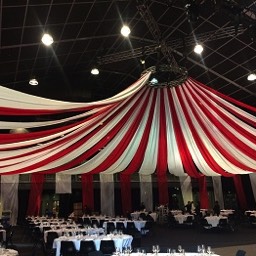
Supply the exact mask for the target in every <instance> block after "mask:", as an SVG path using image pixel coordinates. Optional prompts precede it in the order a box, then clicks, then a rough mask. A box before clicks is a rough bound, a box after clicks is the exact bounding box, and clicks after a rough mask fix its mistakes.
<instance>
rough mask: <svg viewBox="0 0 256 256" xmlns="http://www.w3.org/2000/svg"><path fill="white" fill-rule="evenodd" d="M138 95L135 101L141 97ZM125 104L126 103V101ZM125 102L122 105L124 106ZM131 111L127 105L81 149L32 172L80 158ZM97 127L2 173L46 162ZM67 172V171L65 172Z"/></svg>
mask: <svg viewBox="0 0 256 256" xmlns="http://www.w3.org/2000/svg"><path fill="white" fill-rule="evenodd" d="M142 93H143V90H142V91H141V92H140V94H142ZM140 94H138V95H137V96H136V97H135V99H134V101H135V100H136V99H137V98H138V97H139V95H140ZM124 102H125V101H124ZM124 102H123V103H122V104H121V105H123V104H124ZM129 109H130V105H127V106H126V107H125V109H124V110H122V112H121V113H120V114H119V115H118V116H116V117H115V118H114V120H112V122H110V124H108V125H107V126H106V127H104V128H103V129H102V130H101V131H100V132H98V133H97V134H95V135H94V136H93V137H92V138H90V139H89V140H88V141H87V142H85V143H84V144H83V145H81V146H80V147H78V148H77V149H75V150H73V151H72V152H70V153H69V154H66V155H65V156H63V157H62V158H59V159H57V160H55V161H53V162H50V163H48V164H46V165H44V166H43V167H39V168H37V169H33V170H32V171H29V172H28V173H30V172H36V171H43V170H47V168H48V169H50V168H54V167H57V166H59V165H62V164H64V163H66V162H69V161H70V159H74V158H76V157H77V156H79V155H80V154H81V153H83V152H85V151H86V150H88V149H89V148H91V147H92V146H93V145H95V143H97V142H98V141H99V140H101V139H102V138H103V137H105V135H106V134H107V133H108V132H109V131H110V130H111V129H112V128H113V127H114V126H115V125H116V124H117V123H118V122H119V120H120V118H121V117H122V116H123V115H125V114H126V113H127V112H128V111H129ZM115 112H116V111H114V112H111V115H114V114H115ZM107 117H108V115H107V116H106V117H105V118H104V119H103V120H102V121H101V123H103V122H104V120H105V119H106V118H107ZM101 123H97V124H96V126H100V125H101ZM95 128H96V127H91V128H90V129H89V130H88V131H87V132H86V133H83V134H81V135H80V136H78V137H76V138H75V139H73V140H72V141H69V142H68V143H66V144H65V145H61V146H60V147H58V148H57V149H55V150H52V151H51V152H50V153H48V154H45V155H42V156H41V157H40V158H39V157H37V158H35V159H34V158H33V159H32V160H28V161H26V162H23V163H20V164H19V166H17V167H16V166H15V165H12V166H9V167H4V168H0V172H2V173H4V172H8V171H13V170H17V169H19V168H23V167H26V166H29V165H31V164H34V163H37V162H38V161H40V160H44V159H46V158H49V157H50V156H52V155H54V154H55V153H58V152H61V151H62V150H65V148H66V147H67V146H70V145H71V144H73V143H75V142H76V141H79V140H80V139H81V138H82V137H84V136H85V135H86V134H88V133H90V132H91V131H93V130H94V129H95ZM69 171H70V170H68V171H67V172H69ZM80 171H81V169H79V172H80ZM64 172H65V171H64Z"/></svg>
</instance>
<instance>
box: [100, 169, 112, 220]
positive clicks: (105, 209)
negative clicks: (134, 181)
mask: <svg viewBox="0 0 256 256" xmlns="http://www.w3.org/2000/svg"><path fill="white" fill-rule="evenodd" d="M100 188H101V189H100V198H101V200H100V202H101V214H102V215H107V216H115V204H114V200H115V198H114V196H115V194H114V176H113V175H112V174H103V173H100Z"/></svg>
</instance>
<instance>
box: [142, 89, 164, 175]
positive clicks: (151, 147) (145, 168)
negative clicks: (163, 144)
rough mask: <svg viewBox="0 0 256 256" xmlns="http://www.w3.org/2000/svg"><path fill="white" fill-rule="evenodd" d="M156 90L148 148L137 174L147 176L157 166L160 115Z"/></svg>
mask: <svg viewBox="0 0 256 256" xmlns="http://www.w3.org/2000/svg"><path fill="white" fill-rule="evenodd" d="M153 90H157V96H156V105H155V110H154V116H153V120H152V126H151V130H150V134H149V140H148V146H147V148H146V152H145V157H144V160H143V162H142V164H141V167H140V170H139V173H140V174H144V175H149V174H152V173H154V172H155V170H156V165H157V152H158V145H159V143H158V138H159V113H160V109H159V108H160V91H159V90H158V89H153Z"/></svg>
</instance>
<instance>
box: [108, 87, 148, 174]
mask: <svg viewBox="0 0 256 256" xmlns="http://www.w3.org/2000/svg"><path fill="white" fill-rule="evenodd" d="M148 92H149V91H148ZM148 92H147V93H148ZM152 100H153V94H152V93H151V94H150V97H149V101H148V105H147V108H146V109H145V113H144V115H143V118H142V120H141V123H140V125H139V126H138V130H137V132H136V133H135V134H134V136H133V138H132V139H131V141H130V143H129V145H128V146H127V148H126V150H125V151H124V152H123V154H122V155H121V156H120V157H119V159H118V160H117V161H116V162H115V163H114V164H113V165H111V166H110V167H109V168H108V169H106V171H104V173H117V172H121V171H123V170H124V169H125V168H126V167H127V166H128V165H129V164H130V162H131V161H132V159H133V158H134V157H135V154H136V152H137V149H138V147H139V145H140V142H141V139H142V136H143V134H144V130H145V127H146V124H147V122H148V117H149V112H150V108H151V105H152Z"/></svg>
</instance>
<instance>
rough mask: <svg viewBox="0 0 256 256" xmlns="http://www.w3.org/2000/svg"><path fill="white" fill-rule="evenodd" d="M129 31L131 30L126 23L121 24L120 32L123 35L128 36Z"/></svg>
mask: <svg viewBox="0 0 256 256" xmlns="http://www.w3.org/2000/svg"><path fill="white" fill-rule="evenodd" d="M130 33H131V30H130V28H129V27H128V26H127V25H123V27H122V29H121V34H122V35H123V36H124V37H128V36H129V35H130Z"/></svg>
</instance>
